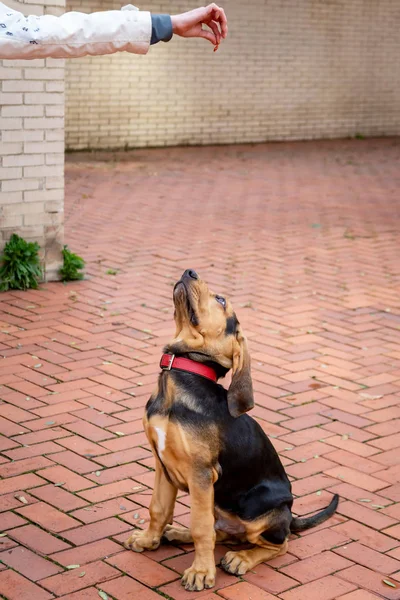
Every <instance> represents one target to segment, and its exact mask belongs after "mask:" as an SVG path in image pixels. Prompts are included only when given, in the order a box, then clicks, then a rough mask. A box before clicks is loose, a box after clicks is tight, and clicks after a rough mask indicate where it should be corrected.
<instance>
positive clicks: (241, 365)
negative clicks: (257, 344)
mask: <svg viewBox="0 0 400 600" xmlns="http://www.w3.org/2000/svg"><path fill="white" fill-rule="evenodd" d="M253 406H254V397H253V384H252V381H251V370H250V354H249V351H248V348H247V341H246V338H245V337H244V335H243V333H242V331H241V328H240V327H238V330H237V333H236V336H235V338H234V341H233V365H232V383H231V385H230V387H229V390H228V409H229V412H230V414H231V415H232V417H240V415H242V414H243V413H245V412H248V411H249V410H251V409H252V408H253Z"/></svg>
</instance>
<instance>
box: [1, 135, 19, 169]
mask: <svg viewBox="0 0 400 600" xmlns="http://www.w3.org/2000/svg"><path fill="white" fill-rule="evenodd" d="M22 148H23V145H22V143H14V142H4V141H2V142H0V156H3V161H4V158H6V157H7V156H6V155H7V154H19V153H20V152H22ZM8 166H10V165H6V164H5V163H4V162H3V167H8ZM11 166H14V165H11Z"/></svg>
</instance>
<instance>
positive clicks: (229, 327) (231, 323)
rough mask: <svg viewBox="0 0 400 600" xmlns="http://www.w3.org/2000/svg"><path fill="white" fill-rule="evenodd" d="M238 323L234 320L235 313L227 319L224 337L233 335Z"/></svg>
mask: <svg viewBox="0 0 400 600" xmlns="http://www.w3.org/2000/svg"><path fill="white" fill-rule="evenodd" d="M238 325H239V321H238V320H237V318H236V315H235V313H233V316H232V317H228V318H227V320H226V327H225V335H235V333H236V329H237V326H238Z"/></svg>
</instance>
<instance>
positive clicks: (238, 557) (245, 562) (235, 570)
mask: <svg viewBox="0 0 400 600" xmlns="http://www.w3.org/2000/svg"><path fill="white" fill-rule="evenodd" d="M252 566H253V563H252V561H251V560H249V559H248V557H247V553H246V550H242V551H241V552H227V553H226V554H225V556H224V557H223V559H222V560H221V567H222V569H224V571H226V572H227V573H230V574H231V575H244V574H245V573H247V571H249V570H250V569H251V568H252Z"/></svg>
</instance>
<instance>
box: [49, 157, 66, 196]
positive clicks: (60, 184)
mask: <svg viewBox="0 0 400 600" xmlns="http://www.w3.org/2000/svg"><path fill="white" fill-rule="evenodd" d="M62 168H64V163H62ZM46 188H47V189H48V190H51V189H62V188H64V177H61V176H59V177H46Z"/></svg>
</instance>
